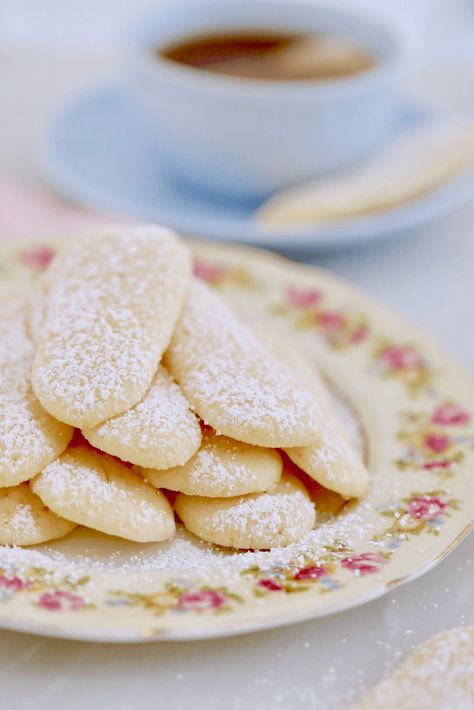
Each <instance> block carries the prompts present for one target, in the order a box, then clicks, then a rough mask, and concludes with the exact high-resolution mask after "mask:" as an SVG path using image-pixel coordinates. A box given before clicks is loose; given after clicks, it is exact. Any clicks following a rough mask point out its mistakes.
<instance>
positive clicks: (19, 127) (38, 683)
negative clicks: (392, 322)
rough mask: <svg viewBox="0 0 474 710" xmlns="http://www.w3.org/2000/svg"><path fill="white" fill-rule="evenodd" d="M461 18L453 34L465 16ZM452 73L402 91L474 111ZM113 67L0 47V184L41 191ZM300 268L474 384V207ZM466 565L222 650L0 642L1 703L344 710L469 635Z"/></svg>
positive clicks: (52, 52) (75, 54) (461, 550)
mask: <svg viewBox="0 0 474 710" xmlns="http://www.w3.org/2000/svg"><path fill="white" fill-rule="evenodd" d="M10 4H11V3H10ZM49 4H51V3H49ZM455 5H458V6H459V8H461V9H463V11H464V10H465V4H464V3H461V2H453V3H452V4H451V3H450V7H451V8H453V7H454V6H455ZM461 6H462V7H461ZM0 15H1V13H0ZM459 17H460V22H461V18H464V15H463V14H462V13H461V12H460V13H459ZM462 21H463V22H464V20H462ZM473 27H474V22H473V25H472V27H471V31H472V28H473ZM0 34H1V32H0ZM458 49H459V48H458ZM458 49H457V50H456V53H455V54H458V53H459V52H458ZM451 60H452V61H456V62H458V66H459V71H456V73H455V75H454V74H453V73H452V71H450V69H449V67H450V66H451V65H444V73H443V72H442V71H433V70H432V71H431V74H430V72H428V73H427V70H426V68H425V69H423V70H420V71H419V73H418V76H416V75H415V73H413V74H412V75H411V76H410V82H409V83H410V86H411V88H412V90H413V91H414V92H415V93H416V94H418V95H421V94H422V95H423V97H424V99H425V100H426V101H430V102H431V103H434V104H436V105H446V106H448V107H454V108H462V109H466V108H467V109H473V108H474V95H473V90H472V86H473V84H472V82H471V84H470V92H469V81H468V77H467V75H464V78H463V75H462V72H461V67H462V65H463V63H462V61H461V62H460V60H459V56H456V58H455V59H453V58H452V57H451ZM451 60H450V61H451ZM116 66H117V55H116V53H115V52H114V51H113V50H110V49H109V48H108V49H107V52H104V53H98V51H97V48H96V50H95V54H93V55H92V56H91V55H90V56H89V57H86V56H85V55H84V54H82V53H81V52H79V51H78V50H77V49H75V48H74V47H72V48H71V47H70V48H69V49H67V48H65V47H62V48H61V47H56V48H50V49H47V48H44V47H43V48H36V49H33V48H32V47H28V46H26V47H22V48H21V49H18V48H16V49H15V47H6V46H5V44H3V50H1V49H0V106H1V112H2V113H1V116H2V118H1V131H0V171H1V172H2V173H5V174H7V175H11V176H12V177H17V178H19V179H23V180H25V181H28V182H30V183H33V184H37V185H40V184H41V176H40V171H39V167H38V162H37V160H36V150H35V147H36V145H37V143H38V140H39V138H40V136H41V134H42V132H43V130H44V127H45V126H46V125H47V123H48V120H49V118H50V116H51V115H52V113H53V112H54V110H55V108H56V107H57V106H58V105H59V104H60V102H61V101H62V100H64V98H65V97H67V95H68V94H70V93H75V92H77V91H80V90H81V88H83V87H86V86H89V85H90V84H91V83H100V81H101V80H102V79H103V78H106V77H108V76H109V75H112V74H113V73H114V72H115V71H116ZM452 76H455V78H456V80H455V81H453V80H451V78H450V77H452ZM471 79H472V76H471ZM307 260H308V261H312V262H314V263H318V264H320V265H323V266H324V267H326V268H328V269H332V270H334V271H336V272H337V273H339V274H341V275H343V276H344V277H346V278H348V279H350V280H351V281H353V282H354V283H356V284H357V285H359V286H360V287H362V288H363V289H365V290H366V291H367V292H368V293H370V294H372V295H373V296H374V297H376V298H377V299H378V300H380V301H381V302H383V303H385V304H387V305H388V306H389V307H391V308H394V309H397V310H398V311H399V312H401V313H402V314H403V315H405V316H406V317H407V318H409V319H410V320H412V321H414V322H415V323H417V324H419V325H420V326H421V327H422V328H424V329H425V330H427V331H430V332H431V333H432V335H433V336H434V337H435V338H436V339H437V340H438V341H440V342H442V343H443V345H444V347H445V348H446V349H447V350H448V351H450V352H451V353H452V354H453V355H455V356H456V357H457V358H458V359H459V360H460V361H461V362H463V364H464V365H465V366H466V368H467V369H468V370H470V371H471V373H473V372H474V337H473V330H472V325H473V322H474V321H473V311H474V306H473V304H474V204H472V205H470V206H467V207H466V208H465V209H463V210H462V211H459V212H457V213H456V214H455V215H452V216H451V217H450V218H449V219H447V220H445V221H444V222H443V223H440V224H438V225H436V227H434V228H431V229H429V230H428V231H426V232H425V233H423V234H421V235H410V236H406V237H404V238H402V239H399V240H397V239H395V240H394V241H392V242H387V243H385V244H380V245H376V246H371V247H370V248H369V247H367V248H363V249H358V250H354V251H352V252H349V253H346V254H340V255H333V256H325V257H323V258H315V257H314V256H311V255H308V256H307ZM472 559H474V537H473V536H472V535H471V536H470V537H469V538H468V539H467V540H465V541H464V542H463V543H462V544H461V545H460V546H459V547H458V548H457V549H456V550H455V551H454V552H453V553H452V554H451V555H450V556H449V558H448V559H447V560H445V561H443V562H442V563H441V564H440V565H439V566H438V567H437V568H436V569H434V570H433V571H431V572H429V573H428V574H426V575H425V576H424V577H422V578H421V579H419V580H417V581H415V582H412V583H411V584H409V585H407V586H404V587H400V588H398V589H395V590H393V591H392V592H391V593H390V594H388V595H386V596H385V597H383V598H381V599H379V600H377V601H375V602H372V603H370V604H367V605H365V606H363V607H360V608H358V609H354V610H352V611H348V612H345V613H340V614H337V615H335V616H331V617H327V618H325V619H320V620H316V621H313V622H305V623H304V624H300V625H295V626H291V627H286V628H282V629H277V630H273V631H267V632H264V633H258V634H253V635H246V636H242V637H235V638H230V639H224V640H215V641H204V642H192V643H186V642H183V643H175V642H173V643H155V644H149V645H141V646H113V645H94V644H89V643H82V642H81V643H79V642H77V643H76V642H70V641H58V640H51V639H43V638H38V637H33V636H27V635H21V634H16V633H12V632H6V631H4V632H1V631H0V688H1V695H2V699H3V702H5V703H6V702H7V699H8V707H9V708H21V709H22V710H23V709H24V708H28V709H30V708H31V709H32V710H33V709H39V708H42V709H43V708H44V709H45V710H46V709H48V710H55V709H56V708H58V709H59V708H61V709H62V708H67V709H68V710H70V709H73V710H76V709H77V710H79V709H82V708H84V710H85V709H86V708H87V709H88V710H91V709H92V710H95V708H102V707H107V708H109V707H110V708H114V709H117V710H121V709H125V708H148V707H153V708H166V709H168V708H173V710H188V709H189V710H190V709H191V708H197V709H198V710H200V709H201V708H214V707H215V708H225V707H227V708H229V710H231V709H233V708H244V709H247V708H248V709H250V708H252V710H265V709H267V708H272V709H273V708H279V707H282V708H289V709H292V708H305V709H308V710H310V709H311V710H313V709H317V708H338V709H339V708H345V707H347V706H348V704H349V702H350V700H351V699H353V698H355V697H357V695H358V694H360V692H361V690H363V689H364V688H365V687H370V686H371V685H373V684H374V683H375V682H377V681H378V680H379V679H380V678H381V677H382V676H383V674H384V673H385V672H387V671H388V670H390V669H391V668H393V667H394V665H396V664H397V663H398V662H399V661H400V659H401V658H402V657H404V656H405V655H406V653H407V652H408V651H409V650H410V648H411V647H412V646H413V645H414V644H417V643H420V642H421V641H423V640H425V639H426V638H428V637H429V636H431V635H432V634H434V633H436V632H438V631H440V630H442V629H445V628H449V627H452V626H455V625H459V624H474V605H473V603H472V590H473V589H474V563H471V560H472ZM5 707H6V706H5ZM434 710H436V709H434Z"/></svg>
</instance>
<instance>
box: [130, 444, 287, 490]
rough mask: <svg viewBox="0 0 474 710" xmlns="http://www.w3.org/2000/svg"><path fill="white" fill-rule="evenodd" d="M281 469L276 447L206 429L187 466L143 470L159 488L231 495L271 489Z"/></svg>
mask: <svg viewBox="0 0 474 710" xmlns="http://www.w3.org/2000/svg"><path fill="white" fill-rule="evenodd" d="M281 470H282V463H281V459H280V456H279V455H278V453H277V452H276V451H274V450H272V449H263V448H260V447H256V446H251V445H250V444H243V443H242V442H238V441H235V440H234V439H229V438H228V437H226V436H219V435H216V434H215V433H214V432H213V431H211V430H205V431H204V433H203V439H202V444H201V447H200V449H199V451H198V452H197V453H196V454H195V455H194V456H193V457H192V458H191V459H190V460H189V461H188V462H187V463H186V464H185V465H184V466H177V467H175V468H171V469H168V470H167V471H156V470H155V471H149V470H143V471H142V475H143V476H145V478H148V479H149V480H150V481H151V482H152V483H153V485H155V486H156V487H157V488H168V489H170V490H175V491H181V492H183V493H187V494H190V495H199V496H212V497H214V496H222V497H229V496H237V495H243V494H245V493H253V492H255V491H263V490H267V489H268V488H270V486H272V485H273V484H274V483H276V482H277V481H278V480H279V477H280V474H281Z"/></svg>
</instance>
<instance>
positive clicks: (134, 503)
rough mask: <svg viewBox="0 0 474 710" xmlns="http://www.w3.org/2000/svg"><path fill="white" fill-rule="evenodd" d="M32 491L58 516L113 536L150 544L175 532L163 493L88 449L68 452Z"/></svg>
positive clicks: (43, 474) (75, 448) (40, 478)
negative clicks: (149, 542)
mask: <svg viewBox="0 0 474 710" xmlns="http://www.w3.org/2000/svg"><path fill="white" fill-rule="evenodd" d="M32 486H33V490H34V491H35V493H37V494H38V495H39V496H40V498H41V499H42V500H43V501H44V502H45V503H46V505H48V506H49V507H50V508H51V509H52V510H54V511H55V512H57V513H58V515H62V516H63V517H65V518H66V519H69V520H73V521H74V522H77V523H79V524H82V525H87V526H89V527H91V528H94V529H97V530H102V531H103V532H108V533H110V534H112V535H121V534H123V535H124V537H128V536H130V538H131V539H132V540H138V541H143V542H146V541H147V540H149V539H151V540H153V539H158V540H159V539H164V538H166V537H168V535H170V534H172V533H173V531H174V522H173V516H172V512H171V509H170V508H169V504H168V502H167V501H166V499H165V498H164V497H163V496H162V494H161V493H160V492H158V491H156V490H154V489H153V488H151V486H147V485H146V484H145V483H144V482H143V481H142V480H141V479H140V478H139V476H137V475H136V474H135V473H133V472H132V471H130V470H129V469H127V468H126V467H125V466H124V465H123V464H121V463H119V462H118V461H116V460H114V459H110V458H109V457H107V456H106V455H101V454H99V453H98V452H96V451H93V450H89V449H87V448H85V447H82V446H78V447H72V448H70V449H68V451H67V452H66V453H65V454H63V455H62V456H61V457H60V458H59V459H58V460H57V461H54V462H53V463H52V464H50V465H49V466H47V467H46V468H45V469H44V470H43V472H42V473H41V475H40V476H38V477H37V478H36V479H35V480H34V481H33V483H32ZM163 532H168V534H163ZM156 535H158V537H156Z"/></svg>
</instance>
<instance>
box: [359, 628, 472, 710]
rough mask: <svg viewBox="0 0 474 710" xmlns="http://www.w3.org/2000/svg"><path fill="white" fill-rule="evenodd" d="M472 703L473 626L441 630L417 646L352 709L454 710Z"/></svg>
mask: <svg viewBox="0 0 474 710" xmlns="http://www.w3.org/2000/svg"><path fill="white" fill-rule="evenodd" d="M473 700H474V627H472V626H471V627H459V628H455V629H450V630H448V631H443V632H441V633H440V634H438V635H437V636H434V637H433V638H431V639H430V640H429V641H426V642H425V643H423V644H421V645H420V646H418V648H417V649H415V651H414V652H413V653H412V654H411V655H410V656H409V657H408V658H407V660H406V661H405V662H404V663H403V664H402V665H401V667H400V668H399V669H398V670H397V671H396V672H395V673H394V674H393V675H392V676H391V677H390V678H388V679H387V680H384V681H382V683H380V684H379V685H378V686H377V687H376V688H375V689H374V690H373V691H371V692H370V693H369V694H368V695H367V696H366V697H365V698H363V699H362V700H361V701H360V702H359V703H357V705H356V708H354V710H356V709H357V710H379V709H380V710H385V709H388V710H392V709H393V710H395V709H396V708H407V710H408V709H409V708H420V709H421V710H423V708H426V710H431V709H432V708H446V710H448V708H456V710H471V708H472V707H473Z"/></svg>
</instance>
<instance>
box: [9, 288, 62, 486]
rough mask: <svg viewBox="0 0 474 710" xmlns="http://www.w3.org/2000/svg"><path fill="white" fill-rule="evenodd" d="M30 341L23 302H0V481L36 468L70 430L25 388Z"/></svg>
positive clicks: (18, 478) (53, 453) (20, 478)
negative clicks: (45, 410) (54, 418)
mask: <svg viewBox="0 0 474 710" xmlns="http://www.w3.org/2000/svg"><path fill="white" fill-rule="evenodd" d="M32 357H33V346H32V344H31V342H30V340H29V338H28V336H27V333H26V303H25V301H24V300H22V299H20V298H15V299H10V300H8V301H6V302H4V303H3V304H2V305H1V306H0V422H1V423H2V425H1V427H0V484H3V485H13V484H15V483H19V482H21V481H24V480H27V479H28V478H30V477H31V476H32V475H34V474H36V473H38V471H39V470H40V469H41V467H42V466H43V465H45V464H46V463H49V461H50V460H51V459H53V458H54V457H55V456H57V455H59V454H60V453H61V451H63V450H64V449H65V448H66V446H67V444H68V441H69V439H70V438H71V435H72V430H70V428H69V427H68V426H66V425H63V424H60V423H58V422H54V421H53V419H52V418H51V417H50V416H49V415H48V414H47V413H46V412H44V411H43V410H42V408H41V406H40V405H39V403H38V402H37V400H36V398H35V397H34V395H33V392H32V390H31V386H30V381H29V375H30V368H31V361H32Z"/></svg>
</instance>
